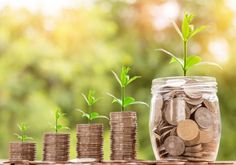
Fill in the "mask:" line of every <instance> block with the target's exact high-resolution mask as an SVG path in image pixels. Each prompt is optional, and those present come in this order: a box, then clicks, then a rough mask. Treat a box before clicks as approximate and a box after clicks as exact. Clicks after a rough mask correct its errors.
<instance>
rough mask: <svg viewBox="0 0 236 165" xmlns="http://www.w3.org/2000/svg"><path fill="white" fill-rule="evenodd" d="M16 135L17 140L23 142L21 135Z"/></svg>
mask: <svg viewBox="0 0 236 165" xmlns="http://www.w3.org/2000/svg"><path fill="white" fill-rule="evenodd" d="M14 135H16V137H17V139H19V140H22V136H21V135H19V134H17V133H15V134H14Z"/></svg>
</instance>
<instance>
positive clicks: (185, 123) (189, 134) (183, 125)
mask: <svg viewBox="0 0 236 165" xmlns="http://www.w3.org/2000/svg"><path fill="white" fill-rule="evenodd" d="M177 135H178V136H179V137H180V138H181V139H182V140H184V141H192V140H194V139H196V138H197V137H198V135H199V128H198V125H197V124H196V123H195V122H194V121H193V120H190V119H187V120H182V121H180V122H179V123H178V125H177Z"/></svg>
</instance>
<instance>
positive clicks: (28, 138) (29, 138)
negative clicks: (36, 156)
mask: <svg viewBox="0 0 236 165" xmlns="http://www.w3.org/2000/svg"><path fill="white" fill-rule="evenodd" d="M25 140H33V138H32V137H29V136H25Z"/></svg>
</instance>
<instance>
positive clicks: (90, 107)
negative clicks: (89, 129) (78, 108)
mask: <svg viewBox="0 0 236 165" xmlns="http://www.w3.org/2000/svg"><path fill="white" fill-rule="evenodd" d="M91 112H92V105H90V106H89V107H88V114H89V115H90V114H91ZM88 123H89V124H90V123H91V120H90V119H89V118H88Z"/></svg>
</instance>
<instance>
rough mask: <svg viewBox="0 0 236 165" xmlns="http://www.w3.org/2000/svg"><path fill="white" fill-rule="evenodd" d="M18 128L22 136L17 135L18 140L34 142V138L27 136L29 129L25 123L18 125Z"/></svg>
mask: <svg viewBox="0 0 236 165" xmlns="http://www.w3.org/2000/svg"><path fill="white" fill-rule="evenodd" d="M17 127H18V128H19V130H20V134H17V133H16V134H15V135H16V136H17V138H18V139H19V140H20V141H21V142H25V141H27V140H33V138H32V137H29V136H27V135H26V132H27V130H28V129H29V127H28V126H27V125H26V124H25V123H20V124H18V125H17Z"/></svg>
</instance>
